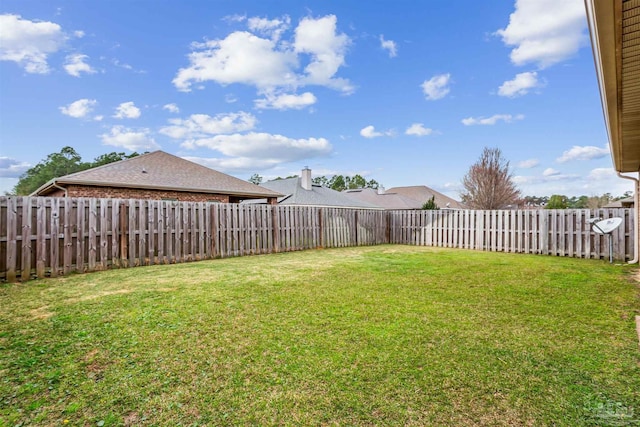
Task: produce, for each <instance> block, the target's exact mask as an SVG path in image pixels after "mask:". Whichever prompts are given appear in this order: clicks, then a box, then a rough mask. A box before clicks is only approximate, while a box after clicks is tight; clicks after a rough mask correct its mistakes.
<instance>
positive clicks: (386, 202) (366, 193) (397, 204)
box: [343, 188, 423, 210]
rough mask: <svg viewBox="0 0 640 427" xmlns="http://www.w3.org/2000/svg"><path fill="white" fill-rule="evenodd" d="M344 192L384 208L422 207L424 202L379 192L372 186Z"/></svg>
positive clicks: (356, 198) (351, 196)
mask: <svg viewBox="0 0 640 427" xmlns="http://www.w3.org/2000/svg"><path fill="white" fill-rule="evenodd" d="M343 194H344V195H345V196H347V197H349V198H351V199H354V200H359V201H361V202H366V203H370V204H372V205H375V206H379V207H381V208H384V209H388V210H390V209H421V208H422V205H423V203H420V202H418V201H417V200H414V199H410V198H408V197H405V196H403V195H401V194H396V193H387V192H385V193H384V194H378V190H374V189H372V188H360V189H357V190H346V191H344V192H343Z"/></svg>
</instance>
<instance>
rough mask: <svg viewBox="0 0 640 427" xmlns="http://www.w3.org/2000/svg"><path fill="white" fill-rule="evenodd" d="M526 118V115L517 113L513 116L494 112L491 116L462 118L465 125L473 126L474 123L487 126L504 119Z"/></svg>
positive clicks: (507, 120)
mask: <svg viewBox="0 0 640 427" xmlns="http://www.w3.org/2000/svg"><path fill="white" fill-rule="evenodd" d="M522 119H524V115H522V114H517V115H515V116H512V115H511V114H494V115H493V116H491V117H467V118H466V119H462V124H463V125H465V126H473V125H485V126H493V125H495V124H496V123H498V122H499V121H503V122H505V123H511V122H513V121H514V120H522Z"/></svg>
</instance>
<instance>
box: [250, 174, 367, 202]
mask: <svg viewBox="0 0 640 427" xmlns="http://www.w3.org/2000/svg"><path fill="white" fill-rule="evenodd" d="M260 186H261V187H264V188H266V189H269V190H272V191H275V192H277V193H281V194H284V196H283V197H279V198H278V204H279V205H298V206H323V207H340V208H358V209H380V208H379V207H378V206H375V205H372V204H370V203H367V202H361V201H358V200H354V199H352V198H350V197H347V196H346V195H344V194H343V193H341V192H339V191H335V190H332V189H331V188H327V187H322V186H320V185H315V184H313V182H312V180H311V169H309V168H305V169H303V170H302V176H301V177H294V178H287V179H278V180H275V181H268V182H265V183H262V184H260ZM249 203H251V202H249Z"/></svg>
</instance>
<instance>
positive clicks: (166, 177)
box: [33, 151, 282, 198]
mask: <svg viewBox="0 0 640 427" xmlns="http://www.w3.org/2000/svg"><path fill="white" fill-rule="evenodd" d="M69 184H75V185H90V186H103V187H104V186H110V187H121V188H122V187H124V188H145V189H154V190H173V191H187V192H200V193H212V194H228V195H234V196H239V197H246V198H259V197H264V198H267V197H278V196H281V195H282V194H280V193H277V192H275V191H272V190H269V189H267V188H263V187H260V186H258V185H255V184H252V183H250V182H248V181H244V180H242V179H239V178H235V177H233V176H231V175H227V174H225V173H222V172H218V171H216V170H213V169H210V168H208V167H205V166H202V165H199V164H197V163H194V162H191V161H189V160H185V159H183V158H180V157H177V156H174V155H172V154H169V153H165V152H164V151H154V152H152V153H147V154H142V155H140V156H137V157H133V158H130V159H125V160H121V161H119V162H114V163H109V164H106V165H103V166H99V167H97V168H93V169H88V170H85V171H82V172H76V173H73V174H70V175H66V176H63V177H60V178H55V179H53V180H51V181H49V182H48V183H46V184H44V185H43V186H42V187H40V188H39V189H38V190H36V191H35V192H34V193H33V194H34V195H46V194H47V193H48V191H51V190H52V189H54V188H55V186H56V185H69Z"/></svg>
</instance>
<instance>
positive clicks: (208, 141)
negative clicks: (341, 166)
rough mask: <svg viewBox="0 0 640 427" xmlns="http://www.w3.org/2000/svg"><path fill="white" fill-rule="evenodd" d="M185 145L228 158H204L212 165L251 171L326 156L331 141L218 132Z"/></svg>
mask: <svg viewBox="0 0 640 427" xmlns="http://www.w3.org/2000/svg"><path fill="white" fill-rule="evenodd" d="M181 146H182V147H184V148H187V149H195V148H198V147H204V148H209V149H211V150H215V151H218V152H220V153H221V154H223V155H224V156H228V157H227V158H213V159H201V163H202V161H205V162H206V164H207V165H208V166H210V167H215V168H219V169H221V170H227V171H230V170H232V171H250V170H251V169H252V168H253V169H264V168H269V167H274V166H276V165H278V164H280V163H284V162H292V161H299V160H303V159H308V158H312V157H319V156H326V155H328V154H329V153H330V152H331V150H332V147H331V144H330V143H329V141H328V140H326V139H325V138H306V139H293V138H288V137H286V136H283V135H273V134H269V133H256V132H250V133H248V134H233V135H217V136H214V137H212V138H202V139H197V140H191V141H186V142H184V143H183V144H182V145H181Z"/></svg>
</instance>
